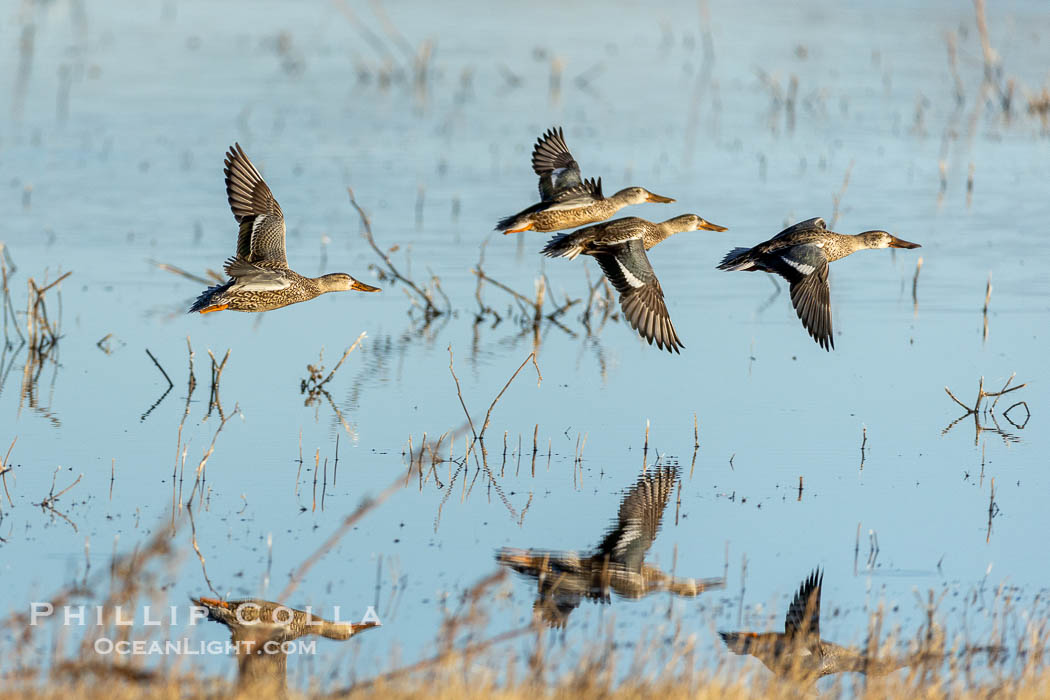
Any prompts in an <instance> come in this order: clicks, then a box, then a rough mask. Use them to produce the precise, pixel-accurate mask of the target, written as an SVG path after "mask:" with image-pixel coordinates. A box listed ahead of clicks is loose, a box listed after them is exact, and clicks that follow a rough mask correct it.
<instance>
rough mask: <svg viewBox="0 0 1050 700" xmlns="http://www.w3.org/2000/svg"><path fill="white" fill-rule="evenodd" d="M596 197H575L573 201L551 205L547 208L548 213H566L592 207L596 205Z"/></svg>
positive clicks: (567, 200) (568, 200)
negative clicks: (570, 210)
mask: <svg viewBox="0 0 1050 700" xmlns="http://www.w3.org/2000/svg"><path fill="white" fill-rule="evenodd" d="M594 201H595V200H594V197H592V196H590V195H580V196H579V197H573V198H572V199H566V200H565V201H563V202H558V203H557V204H551V205H550V206H549V207H547V208H546V211H566V210H569V209H579V208H580V207H586V206H590V205H591V204H594Z"/></svg>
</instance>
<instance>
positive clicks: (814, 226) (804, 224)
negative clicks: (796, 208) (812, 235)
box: [769, 216, 828, 242]
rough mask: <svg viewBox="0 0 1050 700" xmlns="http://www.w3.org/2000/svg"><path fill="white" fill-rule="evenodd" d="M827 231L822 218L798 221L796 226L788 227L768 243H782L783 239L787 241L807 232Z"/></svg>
mask: <svg viewBox="0 0 1050 700" xmlns="http://www.w3.org/2000/svg"><path fill="white" fill-rule="evenodd" d="M827 230H828V225H827V224H826V223H825V222H824V219H823V218H821V217H819V216H818V217H815V218H813V219H806V220H805V221H800V222H798V223H797V224H793V225H791V226H788V227H787V228H786V229H784V230H783V231H781V232H780V233H778V234H777V235H775V236H773V237H772V238H771V239H769V240H770V242H773V241H782V240H784V239H785V238H788V239H789V238H791V237H792V236H796V235H798V234H800V233H805V232H808V231H817V232H827Z"/></svg>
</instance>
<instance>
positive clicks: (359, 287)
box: [350, 277, 383, 292]
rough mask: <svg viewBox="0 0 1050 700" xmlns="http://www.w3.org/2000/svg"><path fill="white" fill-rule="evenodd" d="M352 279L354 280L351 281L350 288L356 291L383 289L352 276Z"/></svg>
mask: <svg viewBox="0 0 1050 700" xmlns="http://www.w3.org/2000/svg"><path fill="white" fill-rule="evenodd" d="M350 279H351V280H353V281H352V282H350V289H352V290H354V291H355V292H381V291H383V290H381V289H380V288H379V287H373V286H372V285H370V284H365V283H364V282H359V281H357V280H355V279H353V278H352V277H351V278H350Z"/></svg>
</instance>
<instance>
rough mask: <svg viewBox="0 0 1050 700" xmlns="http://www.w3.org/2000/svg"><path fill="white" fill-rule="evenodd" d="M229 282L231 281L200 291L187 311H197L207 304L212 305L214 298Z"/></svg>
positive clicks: (227, 286)
mask: <svg viewBox="0 0 1050 700" xmlns="http://www.w3.org/2000/svg"><path fill="white" fill-rule="evenodd" d="M231 284H232V282H223V283H222V284H217V285H215V286H214V287H208V288H207V289H205V290H204V291H203V292H201V295H200V296H199V297H197V301H195V302H193V306H191V307H190V310H189V311H188V312H187V313H191V314H192V313H197V312H198V311H203V310H204V309H206V308H208V307H209V306H212V305H213V304H214V303H215V298H216V297H217V296H218V295H219V294H221V293H222V292H225V291H226V290H227V289H229V288H230V285H231Z"/></svg>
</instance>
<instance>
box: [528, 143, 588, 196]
mask: <svg viewBox="0 0 1050 700" xmlns="http://www.w3.org/2000/svg"><path fill="white" fill-rule="evenodd" d="M532 170H533V172H535V173H536V174H537V175H539V176H540V200H541V201H544V202H550V201H554V200H555V199H556V198H557V197H558V195H559V194H561V193H562V192H564V191H566V190H569V189H572V188H573V187H577V186H579V185H581V184H582V182H583V180H582V177H581V176H580V166H579V164H578V163H577V162H576V159H575V158H573V157H572V154H571V153H569V147H568V146H566V145H565V135H564V134H563V133H562V130H561V127H560V126H559V127H557V128H556V129H553V128H552V129H548V130H547V132H546V133H545V134H543V136H541V137H540V138H538V139H537V140H536V146H535V147H533V149H532Z"/></svg>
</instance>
